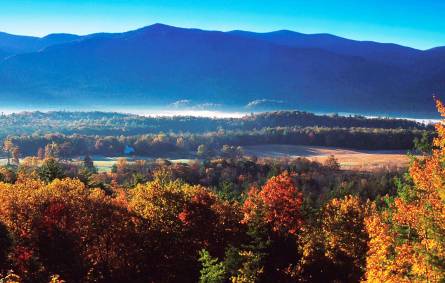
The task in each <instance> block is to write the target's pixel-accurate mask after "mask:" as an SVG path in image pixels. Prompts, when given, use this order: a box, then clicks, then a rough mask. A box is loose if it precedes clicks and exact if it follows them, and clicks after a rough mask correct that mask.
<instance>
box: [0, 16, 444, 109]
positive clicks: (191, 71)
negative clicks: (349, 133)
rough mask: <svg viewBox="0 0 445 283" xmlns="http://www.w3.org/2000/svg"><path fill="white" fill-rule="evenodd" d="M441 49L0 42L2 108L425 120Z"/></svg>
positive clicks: (109, 39)
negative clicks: (292, 112)
mask: <svg viewBox="0 0 445 283" xmlns="http://www.w3.org/2000/svg"><path fill="white" fill-rule="evenodd" d="M433 95H435V96H437V97H439V98H441V97H442V96H443V97H445V47H437V48H433V49H429V50H418V49H414V48H410V47H405V46H400V45H396V44H388V43H378V42H371V41H355V40H350V39H346V38H342V37H338V36H334V35H330V34H302V33H297V32H293V31H288V30H280V31H275V32H268V33H254V32H247V31H230V32H220V31H206V30H200V29H185V28H178V27H172V26H168V25H163V24H154V25H151V26H147V27H144V28H141V29H138V30H134V31H129V32H124V33H97V34H91V35H86V36H78V35H72V34H51V35H48V36H45V37H42V38H39V37H29V36H17V35H11V34H7V33H0V96H1V97H2V104H3V105H21V104H26V105H68V106H74V105H77V106H82V105H88V106H91V105H93V106H94V105H110V106H112V105H115V106H116V105H117V106H122V107H124V106H138V107H152V106H156V107H160V106H168V107H182V106H184V107H198V108H199V107H201V108H202V109H204V108H206V109H207V108H218V109H220V108H223V109H244V110H246V111H255V110H258V109H275V108H279V109H301V110H311V111H329V112H351V113H378V114H385V113H389V114H394V113H397V114H399V115H403V116H405V115H429V114H432V113H434V102H433V99H432V97H433Z"/></svg>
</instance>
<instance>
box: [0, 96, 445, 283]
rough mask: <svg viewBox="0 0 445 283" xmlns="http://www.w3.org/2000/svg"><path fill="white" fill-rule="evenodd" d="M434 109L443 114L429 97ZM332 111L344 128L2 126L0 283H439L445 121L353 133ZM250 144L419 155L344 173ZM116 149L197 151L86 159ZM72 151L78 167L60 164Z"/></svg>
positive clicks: (442, 272) (444, 251)
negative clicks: (107, 132)
mask: <svg viewBox="0 0 445 283" xmlns="http://www.w3.org/2000/svg"><path fill="white" fill-rule="evenodd" d="M437 108H438V110H439V112H440V113H441V114H442V116H443V117H445V106H444V105H443V104H442V103H441V102H440V101H437ZM281 114H282V113H281ZM281 114H280V115H281ZM33 115H34V114H33ZM45 115H46V114H45ZM68 115H72V114H68ZM101 115H102V114H101ZM286 115H287V114H286ZM8 117H10V116H8ZM8 119H9V118H8ZM246 119H247V118H246ZM333 119H339V120H340V121H343V122H338V124H335V125H318V122H316V123H315V124H313V125H304V126H301V127H300V126H296V125H295V124H292V125H283V124H280V123H281V122H279V119H275V122H273V120H274V119H269V118H267V119H265V120H266V121H267V122H266V121H265V122H258V121H262V120H261V119H258V120H257V122H255V123H258V124H260V125H264V126H265V128H263V129H256V127H257V126H249V127H252V128H251V130H249V131H248V130H247V129H245V132H244V133H243V131H241V130H234V129H231V130H225V129H219V130H218V131H216V132H214V133H213V134H209V133H189V134H183V133H174V132H170V133H168V134H165V133H157V134H149V133H147V134H140V135H136V136H123V135H122V136H121V135H117V136H106V137H105V136H100V135H86V133H83V134H77V133H71V134H70V133H58V134H49V133H47V134H43V133H42V134H37V133H34V134H29V135H26V134H23V135H20V136H16V135H8V136H7V137H6V138H5V141H4V150H5V152H6V155H7V157H8V161H9V158H11V159H12V160H11V162H8V164H7V165H5V166H1V167H0V181H1V182H0V274H1V276H0V278H2V279H0V282H24V283H27V282H53V283H54V282H59V283H60V282H442V281H443V280H445V264H444V263H443V258H444V256H445V241H444V239H445V233H444V231H445V221H444V219H443V212H444V211H445V205H444V204H445V200H444V196H445V193H444V192H443V189H444V187H443V184H444V176H445V171H444V167H443V160H444V158H445V125H444V124H442V123H437V124H436V125H435V126H434V127H435V133H431V132H430V130H431V128H430V127H426V126H422V125H420V124H417V123H413V122H407V121H400V123H401V124H396V125H395V124H392V123H399V121H398V120H397V121H393V122H391V123H389V124H388V128H386V126H385V123H386V122H385V121H381V123H382V124H378V125H374V124H372V125H373V126H376V127H379V128H355V127H356V126H369V127H370V126H371V124H369V123H371V122H366V121H367V120H364V122H361V124H359V125H357V124H353V125H352V124H351V125H350V126H351V127H348V125H346V124H342V125H340V124H341V123H346V122H344V119H345V118H338V117H333ZM350 119H356V118H350ZM357 119H359V120H360V119H361V118H357ZM247 120H248V119H247ZM285 121H289V120H287V118H286V119H285ZM345 121H347V119H346V120H345ZM90 122H91V121H87V123H90ZM213 122H214V121H212V123H213ZM42 123H43V122H42ZM73 123H75V122H73ZM103 123H104V124H106V123H107V122H106V121H103ZM233 123H239V121H235V122H233ZM263 123H264V124H263ZM268 123H269V124H268ZM351 123H352V122H351ZM367 123H368V124H367ZM404 123H407V124H406V127H404V126H403V125H405V124H404ZM68 124H69V123H68ZM265 124H267V125H265ZM64 125H65V126H66V125H67V124H65V122H64ZM65 126H63V127H65ZM329 126H335V128H330V127H329ZM337 126H338V128H337ZM340 126H341V127H340ZM66 127H69V126H66ZM269 127H272V128H269ZM431 140H432V141H431ZM258 141H259V142H274V143H276V142H278V143H279V142H280V141H281V142H283V143H304V142H305V141H306V142H314V143H316V142H319V143H326V142H327V141H329V142H330V143H332V144H335V143H336V142H338V143H343V142H347V141H349V142H350V144H351V146H352V147H353V146H357V147H374V146H380V145H386V146H388V147H391V146H394V147H397V143H401V144H402V145H403V147H406V148H412V147H413V146H415V147H416V150H417V152H418V155H417V156H414V155H413V156H412V157H411V158H412V161H411V164H410V167H409V168H408V170H407V171H405V172H399V171H388V170H381V171H376V172H360V171H350V170H343V169H341V167H340V164H339V163H338V161H337V160H336V158H335V157H334V156H331V157H330V158H328V159H327V160H326V161H324V162H323V163H319V162H316V161H310V160H308V159H305V158H296V159H258V158H255V157H253V156H251V157H246V156H244V155H243V154H242V148H238V147H237V146H240V145H243V144H248V143H255V142H258ZM154 145H156V146H159V147H154ZM220 145H223V146H222V148H221V150H220V151H219V153H217V154H214V153H209V152H211V151H212V150H214V149H215V148H219V146H220ZM126 146H132V147H134V150H135V151H136V152H137V154H142V155H143V154H147V155H148V154H153V153H154V152H158V151H161V150H167V151H168V150H171V149H170V148H168V147H169V146H172V147H178V148H180V147H186V148H190V149H191V150H197V154H199V155H200V156H202V157H203V158H201V159H197V160H195V161H192V162H188V163H180V162H179V163H178V162H176V163H174V162H170V161H168V160H163V159H158V160H157V161H145V160H139V161H135V162H132V163H129V162H127V160H126V159H125V158H121V159H119V160H118V162H117V163H116V165H115V166H114V167H113V169H112V171H111V172H98V170H97V168H96V167H95V166H94V163H93V160H92V159H91V158H90V156H89V154H97V153H100V154H110V155H112V154H116V153H118V152H120V151H123V150H125V147H126ZM164 146H165V147H164ZM195 147H197V148H195ZM397 148H400V146H399V147H397ZM144 150H145V151H144ZM150 150H151V151H150ZM173 150H177V149H173ZM75 154H79V155H84V158H83V160H82V162H77V163H76V162H72V161H70V160H69V157H70V156H73V155H75ZM21 155H23V157H24V156H26V157H27V158H25V159H23V160H21V161H19V160H18V158H19V156H21Z"/></svg>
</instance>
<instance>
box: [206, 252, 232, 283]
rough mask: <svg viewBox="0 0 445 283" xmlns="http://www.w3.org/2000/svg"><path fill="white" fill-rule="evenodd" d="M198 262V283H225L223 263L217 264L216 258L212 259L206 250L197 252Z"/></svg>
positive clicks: (225, 273) (225, 274)
mask: <svg viewBox="0 0 445 283" xmlns="http://www.w3.org/2000/svg"><path fill="white" fill-rule="evenodd" d="M199 262H200V263H201V264H202V268H201V271H200V273H201V277H200V278H199V282H201V283H222V282H225V281H226V276H227V272H226V269H225V266H224V262H219V261H218V259H217V258H213V257H212V256H211V255H210V254H209V252H208V251H206V250H201V251H200V252H199Z"/></svg>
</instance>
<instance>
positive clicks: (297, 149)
mask: <svg viewBox="0 0 445 283" xmlns="http://www.w3.org/2000/svg"><path fill="white" fill-rule="evenodd" d="M244 151H245V153H246V154H247V155H255V156H257V157H260V158H296V157H306V158H308V159H310V160H313V161H319V162H323V161H324V160H326V159H327V158H328V157H329V156H330V155H334V156H335V157H336V158H337V159H338V161H339V163H340V165H341V167H342V169H351V170H364V171H373V170H379V169H402V168H405V167H407V166H408V164H409V157H408V156H407V155H406V152H405V151H395V150H376V151H366V150H349V149H341V148H334V147H318V146H301V145H256V146H246V147H244Z"/></svg>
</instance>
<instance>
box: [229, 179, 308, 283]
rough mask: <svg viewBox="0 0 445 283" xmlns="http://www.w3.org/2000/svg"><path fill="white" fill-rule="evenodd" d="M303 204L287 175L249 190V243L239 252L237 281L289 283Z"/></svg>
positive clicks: (246, 220)
mask: <svg viewBox="0 0 445 283" xmlns="http://www.w3.org/2000/svg"><path fill="white" fill-rule="evenodd" d="M302 203H303V197H302V193H301V192H300V191H299V190H298V189H297V187H296V185H295V182H294V181H293V179H292V176H291V175H290V174H289V173H288V172H284V173H282V174H280V175H278V176H276V177H272V178H271V179H269V180H268V181H267V183H266V184H265V185H264V186H263V187H262V189H261V190H258V189H256V188H253V189H251V190H250V192H249V194H248V197H247V199H246V201H245V203H244V220H243V222H244V223H246V224H247V225H248V235H249V236H250V238H251V240H250V242H249V243H248V244H247V245H245V246H244V249H243V250H241V251H240V255H242V256H243V257H244V258H245V260H244V263H243V266H242V267H241V268H240V270H239V274H238V277H237V278H238V279H237V280H241V281H243V280H248V278H256V280H265V281H269V280H274V278H275V280H279V281H282V282H286V281H289V280H292V279H291V278H290V274H288V271H289V268H290V267H291V264H292V263H295V261H297V257H298V255H297V246H296V236H297V235H298V234H299V232H300V228H301V227H302V223H303V219H302V214H301V205H302ZM240 276H241V277H240ZM249 280H250V279H249Z"/></svg>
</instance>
